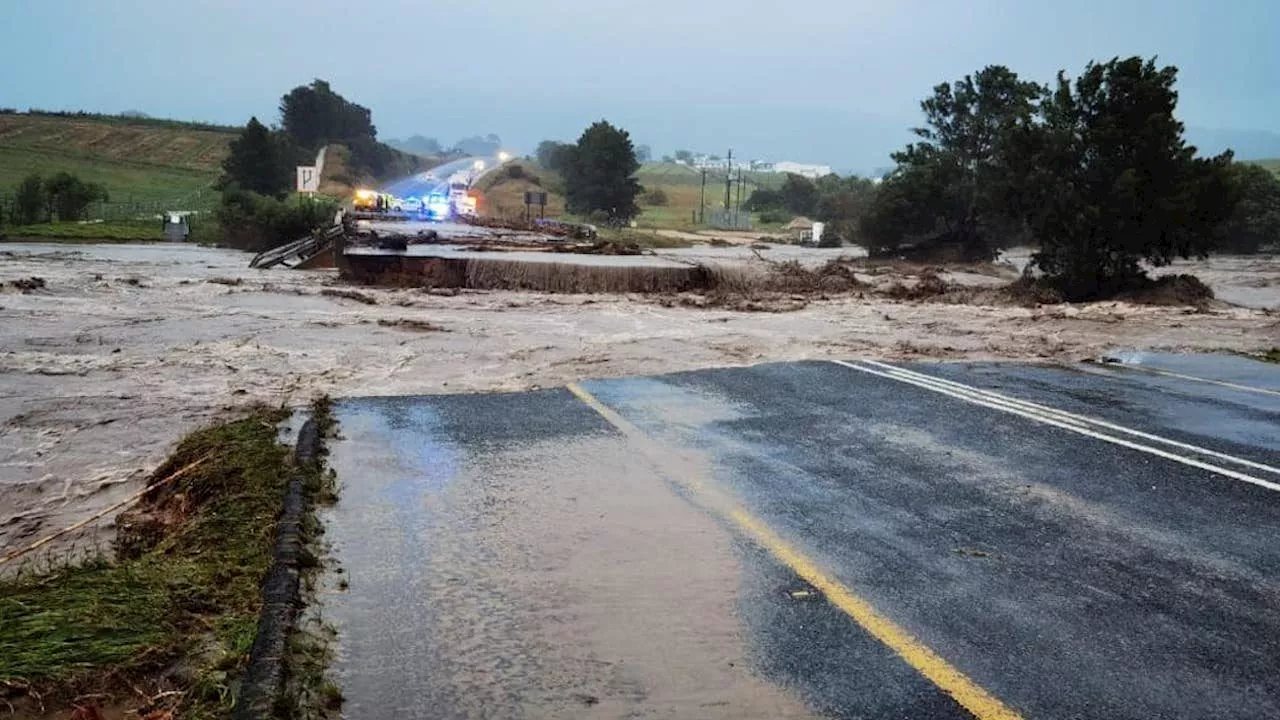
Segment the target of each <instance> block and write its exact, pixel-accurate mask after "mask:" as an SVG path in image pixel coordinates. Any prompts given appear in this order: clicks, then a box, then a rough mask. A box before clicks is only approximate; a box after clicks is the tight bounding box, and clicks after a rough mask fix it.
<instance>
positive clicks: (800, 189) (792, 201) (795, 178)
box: [778, 173, 818, 215]
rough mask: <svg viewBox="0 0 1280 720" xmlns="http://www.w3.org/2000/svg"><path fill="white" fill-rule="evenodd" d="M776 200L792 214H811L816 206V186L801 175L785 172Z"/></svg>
mask: <svg viewBox="0 0 1280 720" xmlns="http://www.w3.org/2000/svg"><path fill="white" fill-rule="evenodd" d="M778 200H779V201H780V202H781V203H782V207H784V208H786V210H787V212H789V213H791V214H792V215H812V214H813V211H814V210H816V209H817V207H818V188H817V187H815V186H814V184H813V181H812V180H810V179H809V178H807V177H804V176H803V175H796V174H794V173H787V177H786V179H784V180H783V181H782V187H781V188H780V189H779V190H778Z"/></svg>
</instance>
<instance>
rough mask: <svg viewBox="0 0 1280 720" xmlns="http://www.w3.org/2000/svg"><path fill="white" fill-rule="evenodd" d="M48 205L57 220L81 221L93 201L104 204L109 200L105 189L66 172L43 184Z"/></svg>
mask: <svg viewBox="0 0 1280 720" xmlns="http://www.w3.org/2000/svg"><path fill="white" fill-rule="evenodd" d="M45 192H46V193H47V194H48V199H49V205H50V206H52V208H53V210H54V212H56V213H57V215H58V219H59V220H63V221H67V220H83V219H84V217H85V212H86V211H87V210H88V209H89V204H90V203H92V202H95V201H99V200H100V201H103V202H106V201H107V200H108V199H109V198H108V195H107V189H106V188H104V187H103V186H102V185H99V184H97V183H87V182H84V181H83V180H81V179H80V178H78V177H76V176H75V175H72V174H71V173H68V172H60V173H58V174H56V175H54V176H53V177H52V178H49V180H48V181H47V182H46V183H45Z"/></svg>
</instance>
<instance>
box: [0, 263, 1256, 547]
mask: <svg viewBox="0 0 1280 720" xmlns="http://www.w3.org/2000/svg"><path fill="white" fill-rule="evenodd" d="M707 250H708V251H716V252H719V251H720V250H721V249H720V248H708V249H707ZM810 251H812V252H814V253H818V251H817V250H816V249H810V248H789V249H787V253H789V254H788V255H787V257H791V256H792V255H795V256H797V257H799V256H800V255H803V254H804V253H806V252H810ZM712 254H714V253H712ZM814 257H815V258H816V257H825V256H822V255H820V254H818V255H815V256H814ZM681 259H686V260H687V259H688V258H683V257H682V258H681ZM248 260H249V255H247V254H245V253H238V252H234V251H227V250H215V249H207V248H198V247H190V246H181V245H101V246H80V245H55V244H27V243H21V244H19V243H11V244H3V245H0V283H4V284H5V286H4V287H0V552H4V551H6V550H8V549H11V548H13V547H16V546H21V545H25V544H28V543H30V542H31V541H33V540H34V539H36V538H38V537H41V536H43V535H45V534H47V533H50V532H52V531H54V530H58V529H60V528H63V527H66V526H69V525H71V524H72V523H74V522H76V521H78V520H81V519H83V518H85V517H88V516H89V515H91V514H93V513H94V512H96V511H97V510H100V509H102V508H105V507H107V506H108V505H110V504H112V503H113V502H115V501H117V500H119V499H122V498H124V497H127V496H128V495H129V494H130V493H132V492H134V491H136V490H137V489H138V488H139V483H140V482H141V481H142V479H143V478H145V477H146V475H147V474H148V473H149V472H151V470H152V469H153V468H155V466H156V465H157V464H158V463H159V462H160V461H161V460H162V459H163V458H164V456H165V455H166V454H167V453H168V452H169V451H170V450H171V448H172V447H173V444H174V443H175V442H177V440H178V439H179V438H180V437H181V436H182V435H183V434H184V433H186V432H189V431H190V430H193V429H195V428H196V427H198V426H200V425H202V424H205V423H208V422H210V421H212V420H214V419H216V418H217V417H219V416H220V415H221V414H223V413H225V412H227V411H228V410H234V409H235V408H237V407H239V406H242V405H244V404H247V403H251V402H267V403H272V404H280V403H285V404H301V403H306V402H307V401H308V400H309V399H310V398H311V397H312V396H313V395H315V394H317V393H330V394H332V395H334V396H338V397H350V396H370V395H403V394H438V393H450V392H468V391H485V390H524V389H530V388H537V387H554V386H560V385H563V384H564V383H566V382H569V381H572V380H581V379H584V378H606V377H622V376H638V375H652V374H660V373H665V372H673V371H678V370H690V369H698V368H707V367H722V366H726V365H743V364H750V363H756V362H765V361H775V360H799V359H814V358H848V357H854V356H859V355H871V356H877V357H904V358H911V357H946V358H1005V357H1040V358H1058V359H1078V358H1081V357H1096V356H1098V355H1100V354H1102V353H1104V352H1109V351H1111V350H1113V349H1115V348H1118V347H1119V348H1138V349H1163V350H1201V351H1204V350H1209V351H1243V352H1250V351H1255V352H1256V351H1258V350H1260V349H1263V348H1269V347H1271V346H1273V345H1275V344H1276V342H1277V337H1280V324H1278V321H1277V318H1276V317H1275V316H1274V315H1266V314H1264V313H1262V312H1261V311H1259V310H1250V309H1245V308H1226V309H1220V310H1215V311H1212V312H1208V313H1195V314H1188V313H1187V312H1185V311H1184V310H1183V309H1182V308H1148V307H1136V306H1132V305H1126V304H1124V303H1097V304H1093V305H1081V306H1070V307H1052V308H1039V309H1028V308H1008V307H990V306H950V305H937V304H918V303H909V302H891V301H884V300H864V299H858V298H844V299H837V300H832V301H822V302H813V303H810V304H809V305H808V306H807V307H806V308H805V309H803V310H800V311H797V312H788V313H743V312H732V311H727V310H701V309H691V308H686V307H681V306H679V305H678V304H677V305H675V306H670V305H671V302H670V299H665V300H664V299H662V298H649V297H644V296H624V295H576V296H574V295H539V294H534V293H520V292H464V293H462V294H460V295H458V296H456V297H439V296H435V295H429V294H424V293H421V292H417V291H413V290H393V289H378V288H360V289H359V291H360V292H361V293H362V294H363V295H364V296H365V297H367V298H368V299H369V300H371V301H372V302H373V303H374V304H364V303H361V302H358V301H355V300H351V299H345V298H341V297H330V296H325V295H323V294H322V293H323V292H324V291H325V290H327V289H329V288H330V287H331V286H339V285H340V283H339V282H338V280H337V278H336V277H335V275H334V274H333V273H332V272H325V271H316V272H294V271H290V270H285V269H278V270H277V269H273V270H267V271H259V270H250V269H249V268H248V267H247V265H248ZM1205 268H1206V272H1210V273H1211V274H1212V277H1221V278H1223V279H1224V282H1226V281H1227V280H1229V281H1230V282H1233V283H1237V284H1238V285H1239V286H1240V287H1244V285H1243V284H1244V283H1247V284H1249V286H1250V287H1249V289H1250V292H1253V293H1258V294H1261V295H1260V297H1259V298H1258V300H1259V302H1260V303H1262V304H1264V305H1266V304H1267V303H1270V305H1267V306H1273V305H1275V303H1276V298H1277V296H1278V294H1280V283H1276V284H1270V283H1272V282H1273V280H1272V278H1274V277H1276V275H1277V273H1278V272H1280V264H1278V263H1276V261H1275V260H1274V259H1268V258H1256V259H1251V260H1248V261H1237V260H1231V259H1229V258H1223V259H1215V260H1211V261H1210V262H1209V263H1208V264H1207V265H1206V266H1205ZM1178 269H1179V271H1181V272H1187V271H1192V272H1199V270H1197V269H1196V268H1195V267H1191V266H1179V268H1178ZM31 276H38V277H41V278H44V280H45V281H46V286H45V288H44V289H41V290H38V291H35V292H31V293H27V294H23V293H21V292H18V291H17V290H15V289H14V288H12V287H9V286H8V283H9V282H11V281H13V280H16V279H19V278H26V277H31ZM1253 286H1257V287H1253ZM342 287H344V289H345V286H342ZM1267 293H1270V295H1267ZM1268 298H1270V299H1268ZM663 302H665V303H666V304H665V305H664V304H663ZM425 324H429V326H438V327H441V328H443V331H432V332H424V331H423V330H422V329H421V328H422V327H423V326H424V325H425ZM415 328H416V329H415ZM109 540H110V537H109V532H107V533H106V536H105V537H100V538H99V541H103V542H109Z"/></svg>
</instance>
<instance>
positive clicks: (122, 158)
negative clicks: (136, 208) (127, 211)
mask: <svg viewBox="0 0 1280 720" xmlns="http://www.w3.org/2000/svg"><path fill="white" fill-rule="evenodd" d="M236 132H238V129H237V128H218V127H217V126H211V125H198V124H189V123H180V122H175V121H171V120H153V119H149V118H126V117H119V116H103V115H83V114H67V115H48V114H26V113H21V114H19V113H3V114H0V195H7V194H9V193H10V192H12V189H13V187H14V186H15V185H17V183H18V182H20V181H21V180H22V178H23V177H25V176H27V175H29V174H31V173H33V172H34V173H40V174H41V175H53V174H54V173H57V172H60V171H66V172H71V173H74V174H76V175H78V176H79V177H80V178H81V179H82V180H85V181H88V182H96V183H101V184H102V185H104V186H105V187H106V188H107V192H108V193H110V195H111V198H112V199H113V200H117V201H125V200H130V199H132V200H136V201H151V200H158V201H160V200H162V201H177V200H179V199H187V198H193V196H196V195H198V194H199V195H203V194H204V192H203V191H206V190H210V188H211V186H212V185H213V182H214V181H215V180H216V179H217V177H218V174H219V172H220V165H221V164H222V160H223V158H225V157H226V155H227V147H228V146H229V145H230V143H231V141H232V140H233V139H234V138H235V133H236ZM209 195H210V196H211V193H209ZM201 204H206V203H201Z"/></svg>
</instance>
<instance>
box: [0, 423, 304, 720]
mask: <svg viewBox="0 0 1280 720" xmlns="http://www.w3.org/2000/svg"><path fill="white" fill-rule="evenodd" d="M286 412H287V411H283V410H271V409H267V408H257V409H254V410H252V411H251V412H250V413H249V414H248V416H246V417H244V418H243V419H241V420H237V421H234V422H229V423H226V424H223V425H218V426H215V427H210V428H207V429H204V430H199V431H197V432H195V433H192V434H191V435H189V436H187V437H186V438H184V439H183V440H182V442H181V443H180V444H179V446H178V448H177V450H176V451H175V452H174V454H173V456H172V457H170V458H169V460H168V461H167V462H166V463H165V464H164V465H163V466H161V467H160V468H159V469H158V470H157V471H156V474H155V478H157V479H159V478H163V477H166V476H168V475H169V474H172V473H173V472H174V471H176V470H177V469H178V468H181V467H185V466H186V465H189V464H190V463H192V462H194V461H196V460H198V459H200V458H205V460H204V461H203V462H202V463H201V464H200V465H199V466H197V467H196V468H195V469H194V470H192V471H190V472H188V473H187V474H185V475H183V476H181V477H180V478H179V479H178V480H176V481H175V482H173V483H170V484H169V485H167V486H164V487H162V488H160V489H158V490H157V491H155V492H154V493H152V494H151V495H149V496H147V497H146V498H144V500H143V501H142V503H141V504H140V505H139V506H137V507H136V508H135V509H134V510H131V511H129V513H127V517H122V518H121V519H120V520H119V521H118V526H119V530H118V533H117V535H118V537H117V547H118V550H119V552H118V553H117V559H115V560H112V561H108V560H105V559H100V560H97V561H94V562H91V563H89V564H86V565H83V566H79V567H74V568H65V569H62V570H60V571H56V572H54V573H52V574H49V575H43V576H38V577H19V578H17V579H15V580H12V581H9V582H7V583H5V584H3V585H0V697H4V696H6V695H7V696H8V700H6V702H9V703H11V704H12V705H14V706H16V707H17V708H18V717H22V716H23V713H24V710H25V712H26V714H28V715H30V716H40V715H42V714H43V712H44V711H45V710H46V709H47V710H54V709H70V708H71V706H72V704H73V703H74V702H75V701H76V699H77V698H82V697H84V696H86V695H93V697H94V699H93V702H94V703H95V704H97V705H99V706H103V707H106V706H109V705H121V704H124V705H127V706H128V707H129V708H131V709H133V710H137V711H138V712H139V713H140V714H145V713H147V712H150V711H154V710H176V711H178V713H179V714H180V715H181V716H182V717H184V718H214V717H224V716H226V715H227V714H228V713H229V711H230V709H231V707H232V705H233V703H234V699H235V694H234V692H233V688H234V686H235V681H236V679H237V678H238V675H239V673H241V672H242V671H243V669H244V665H245V662H246V659H247V656H248V653H249V649H250V647H251V645H252V644H253V640H254V636H255V630H256V627H257V623H258V613H259V609H260V606H261V597H260V593H259V583H260V582H261V580H262V577H263V575H264V574H265V572H266V570H267V568H268V566H269V565H270V563H271V549H272V546H273V541H274V535H275V524H276V517H277V515H278V513H279V511H280V507H281V503H282V500H283V497H284V489H285V486H286V484H287V482H288V480H289V477H290V474H291V472H292V465H291V463H290V460H289V456H288V451H287V448H285V447H283V446H282V445H280V444H279V443H278V441H277V436H276V424H277V423H278V422H279V421H280V420H282V419H283V417H284V415H285V414H286Z"/></svg>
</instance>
